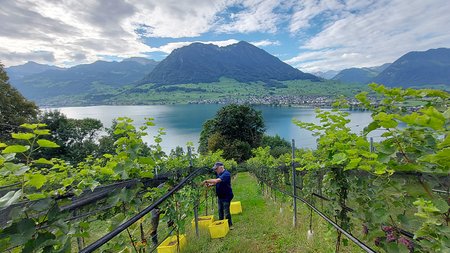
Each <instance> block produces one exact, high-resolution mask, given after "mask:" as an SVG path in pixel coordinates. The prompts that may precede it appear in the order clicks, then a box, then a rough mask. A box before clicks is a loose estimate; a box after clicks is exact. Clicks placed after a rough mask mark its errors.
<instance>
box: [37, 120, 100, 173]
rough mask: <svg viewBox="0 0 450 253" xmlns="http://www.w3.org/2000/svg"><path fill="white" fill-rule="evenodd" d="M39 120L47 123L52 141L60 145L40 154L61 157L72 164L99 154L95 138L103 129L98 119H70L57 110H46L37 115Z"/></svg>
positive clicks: (48, 156)
mask: <svg viewBox="0 0 450 253" xmlns="http://www.w3.org/2000/svg"><path fill="white" fill-rule="evenodd" d="M39 122H40V123H44V124H46V125H47V129H49V130H50V132H51V135H52V139H53V141H55V142H56V143H57V144H58V145H59V146H60V147H59V148H57V149H49V150H46V151H45V153H42V154H40V155H42V156H44V157H47V158H51V157H61V158H63V159H65V160H67V161H70V162H72V163H74V164H76V163H78V162H81V161H83V160H84V158H86V157H87V156H88V155H94V156H98V155H99V147H98V146H99V145H98V144H97V143H96V140H97V134H98V133H99V131H101V130H102V129H103V124H102V123H101V122H100V120H97V119H91V118H85V119H70V118H67V117H66V115H64V114H62V113H61V112H59V111H46V112H44V113H42V114H41V115H40V116H39ZM43 152H44V151H43Z"/></svg>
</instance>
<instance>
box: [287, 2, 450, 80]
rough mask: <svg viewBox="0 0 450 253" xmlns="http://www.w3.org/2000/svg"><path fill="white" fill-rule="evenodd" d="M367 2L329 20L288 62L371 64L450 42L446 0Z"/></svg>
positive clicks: (318, 66) (307, 66)
mask: <svg viewBox="0 0 450 253" xmlns="http://www.w3.org/2000/svg"><path fill="white" fill-rule="evenodd" d="M363 7H364V9H363V10H356V9H354V8H353V9H352V11H353V13H348V14H346V15H345V17H344V16H342V18H341V19H338V20H336V21H334V22H333V23H331V24H329V25H328V26H327V27H326V28H325V29H324V30H323V31H321V32H320V33H318V34H317V35H316V36H314V37H313V38H311V39H310V40H308V41H307V42H306V43H304V44H302V45H301V51H302V52H301V53H299V54H298V55H297V56H295V57H292V58H291V59H289V60H287V61H286V62H287V63H289V64H292V65H294V66H295V67H298V68H300V69H302V70H304V71H308V72H314V71H318V70H329V69H343V68H349V67H369V66H376V65H381V64H383V63H386V62H393V61H395V60H396V59H397V58H399V57H400V56H402V55H403V54H405V53H407V52H409V51H418V50H427V49H429V48H435V47H450V33H448V28H447V25H448V24H450V16H449V15H448V13H450V2H448V1H447V0H429V1H420V0H412V1H408V2H405V1H403V0H394V1H392V0H384V1H377V2H375V3H374V4H372V5H371V6H369V7H368V6H363ZM347 9H350V8H349V7H348V6H346V7H345V8H343V9H342V11H346V10H347ZM305 52H306V53H305Z"/></svg>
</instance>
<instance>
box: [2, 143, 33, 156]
mask: <svg viewBox="0 0 450 253" xmlns="http://www.w3.org/2000/svg"><path fill="white" fill-rule="evenodd" d="M28 149H30V146H23V145H12V146H8V147H6V148H5V149H4V150H3V151H2V154H11V153H23V152H25V151H27V150H28Z"/></svg>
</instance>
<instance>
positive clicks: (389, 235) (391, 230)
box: [375, 226, 414, 252]
mask: <svg viewBox="0 0 450 253" xmlns="http://www.w3.org/2000/svg"><path fill="white" fill-rule="evenodd" d="M381 230H383V231H384V232H385V233H386V237H377V238H375V245H376V246H381V242H382V240H383V239H385V241H386V242H388V243H389V242H397V243H400V244H403V245H405V246H406V247H407V248H408V249H409V252H414V243H413V242H412V240H410V239H408V238H406V237H404V236H398V231H397V229H396V228H395V227H392V226H382V227H381Z"/></svg>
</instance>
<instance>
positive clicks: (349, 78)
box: [332, 63, 390, 84]
mask: <svg viewBox="0 0 450 253" xmlns="http://www.w3.org/2000/svg"><path fill="white" fill-rule="evenodd" d="M389 65H390V63H385V64H383V65H381V66H376V67H369V68H349V69H344V70H341V71H340V72H339V73H338V74H337V75H336V76H334V77H333V78H332V79H333V80H337V81H341V82H344V83H360V84H367V83H370V82H371V80H372V79H373V78H374V77H376V76H377V75H378V74H380V73H381V72H382V71H383V70H385V69H386V68H387V67H389Z"/></svg>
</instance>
